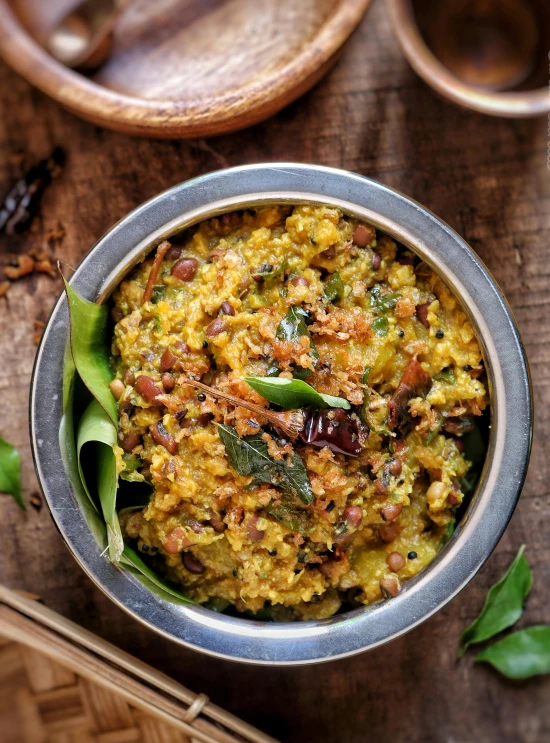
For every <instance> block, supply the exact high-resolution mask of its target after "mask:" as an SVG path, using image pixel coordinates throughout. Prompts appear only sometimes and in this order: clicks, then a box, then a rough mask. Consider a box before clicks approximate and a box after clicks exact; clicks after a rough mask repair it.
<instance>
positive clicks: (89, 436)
mask: <svg viewBox="0 0 550 743" xmlns="http://www.w3.org/2000/svg"><path fill="white" fill-rule="evenodd" d="M116 444H117V432H116V428H115V427H114V426H113V424H112V423H111V421H110V419H109V417H108V416H107V414H106V413H105V411H104V410H103V408H102V407H101V405H100V404H99V403H98V402H97V400H92V402H91V403H90V404H89V405H88V407H87V408H86V412H85V413H84V415H83V416H82V418H81V420H80V423H79V425H78V433H77V449H78V467H79V471H80V477H81V478H82V484H83V486H84V489H85V490H86V493H87V494H88V497H89V498H90V500H91V501H92V503H93V501H94V497H93V495H92V492H93V493H95V494H97V496H98V498H99V503H100V505H101V511H102V513H103V518H104V519H105V524H106V526H107V538H108V542H109V557H110V559H111V561H112V562H118V561H119V559H120V555H121V554H122V550H123V547H124V544H123V541H122V532H121V530H120V524H119V521H118V516H117V512H116V493H117V488H118V475H117V464H116V458H115V453H114V447H115V446H116ZM84 459H87V460H88V464H89V466H88V467H85V466H83V461H84ZM85 470H86V471H87V472H88V480H87V479H86V477H85ZM92 481H93V486H92V487H90V484H91V482H92Z"/></svg>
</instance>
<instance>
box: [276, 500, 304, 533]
mask: <svg viewBox="0 0 550 743" xmlns="http://www.w3.org/2000/svg"><path fill="white" fill-rule="evenodd" d="M266 510H267V512H268V513H269V514H270V515H271V516H273V517H274V518H276V519H277V521H280V522H281V524H283V526H286V528H287V529H290V531H297V532H298V533H300V534H310V533H311V532H312V531H313V526H312V524H311V521H310V520H309V516H308V514H307V513H306V512H305V511H299V510H298V509H297V508H294V507H293V504H292V503H291V502H290V499H289V498H285V496H283V498H282V500H281V503H280V504H279V505H277V506H276V505H273V503H270V504H269V505H268V506H267V508H266Z"/></svg>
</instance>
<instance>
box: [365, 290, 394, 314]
mask: <svg viewBox="0 0 550 743" xmlns="http://www.w3.org/2000/svg"><path fill="white" fill-rule="evenodd" d="M381 289H382V287H381V286H380V284H377V285H376V286H373V287H372V289H371V290H370V302H369V304H370V306H371V308H372V309H373V310H376V312H381V313H384V312H387V311H388V310H391V309H392V308H393V307H395V305H396V304H397V300H398V299H399V296H400V295H399V294H398V293H397V292H391V293H387V294H382V293H381Z"/></svg>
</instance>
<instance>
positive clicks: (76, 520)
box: [30, 163, 532, 665]
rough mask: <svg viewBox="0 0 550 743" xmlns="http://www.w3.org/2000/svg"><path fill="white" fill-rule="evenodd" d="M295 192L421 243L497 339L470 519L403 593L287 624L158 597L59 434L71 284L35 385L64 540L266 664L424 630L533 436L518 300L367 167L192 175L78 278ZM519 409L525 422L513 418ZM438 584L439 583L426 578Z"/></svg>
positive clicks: (49, 331) (87, 281)
mask: <svg viewBox="0 0 550 743" xmlns="http://www.w3.org/2000/svg"><path fill="white" fill-rule="evenodd" d="M314 184H315V186H314ZM285 200H286V201H288V202H289V203H296V202H297V201H300V200H301V201H304V202H309V201H316V202H317V203H328V204H333V205H335V206H340V207H342V208H344V209H345V211H346V212H350V213H352V214H355V215H357V216H361V217H363V218H364V219H367V220H369V221H371V222H374V223H375V224H376V225H377V226H379V227H381V228H382V229H384V230H385V231H386V232H388V233H389V234H392V235H394V236H395V237H397V238H398V239H400V240H401V241H402V242H404V243H405V244H407V245H408V246H409V247H412V248H414V249H415V250H416V251H417V252H419V253H420V254H421V255H422V256H423V257H424V258H425V259H427V260H428V262H430V263H431V264H432V265H434V268H436V270H438V271H439V272H440V274H441V275H442V277H443V278H444V279H445V280H446V282H447V283H449V284H450V285H451V287H452V288H453V289H454V290H455V291H457V292H458V293H459V295H460V296H461V297H462V299H463V300H464V299H465V298H467V299H468V302H472V303H473V306H468V307H465V309H466V310H467V311H468V312H469V314H470V319H471V320H472V322H473V323H474V326H475V327H476V328H477V330H478V334H479V336H480V340H481V342H482V345H483V348H484V353H485V355H486V362H487V363H488V371H489V377H490V381H491V386H492V395H493V399H492V408H493V431H492V434H491V443H490V450H489V453H488V457H487V459H488V463H487V465H486V467H485V470H484V473H483V476H482V482H481V483H480V486H479V487H478V491H477V494H476V497H475V499H474V501H473V503H472V505H471V506H470V508H469V510H468V514H467V517H466V519H465V523H463V524H461V525H460V526H459V527H458V528H457V532H456V535H455V536H454V537H453V539H452V540H451V542H450V543H449V544H448V545H447V546H446V547H445V549H444V550H442V551H441V552H440V553H439V554H438V556H437V557H436V558H435V559H434V561H433V562H432V563H431V564H430V565H429V566H428V567H427V568H426V569H425V570H424V571H423V572H422V573H420V574H419V575H418V576H417V577H415V578H414V579H412V580H411V581H409V582H408V583H407V584H405V588H404V590H403V591H402V593H401V594H400V595H399V596H398V597H397V598H396V599H392V600H391V601H386V602H384V603H381V604H377V605H374V606H371V607H365V608H361V609H357V610H355V611H353V612H348V613H346V614H342V615H339V616H337V617H332V618H330V619H327V620H317V621H308V622H299V623H294V624H275V625H273V624H270V623H266V622H256V621H252V620H247V619H236V618H233V617H226V616H223V615H217V614H215V613H214V612H211V611H208V610H206V609H203V608H202V607H197V606H186V607H181V606H175V605H173V604H169V603H167V602H165V601H163V600H162V599H160V598H158V597H156V596H154V595H153V594H152V593H150V592H149V591H148V590H147V589H146V588H145V587H144V586H142V585H141V584H140V583H139V582H138V581H137V580H136V579H135V578H133V577H132V576H130V575H128V574H127V573H125V574H123V573H122V572H121V571H120V570H118V569H116V568H114V567H113V566H112V565H110V563H108V561H107V560H106V559H105V558H104V557H102V556H100V555H99V550H98V548H97V545H96V544H95V541H94V540H93V537H92V535H91V532H90V529H89V527H88V525H87V523H86V520H85V518H84V515H83V514H82V513H81V512H80V510H79V509H78V507H77V506H76V502H75V500H74V496H73V495H72V491H71V488H70V485H69V481H68V475H67V474H66V473H65V470H64V463H63V459H62V454H61V448H60V444H59V440H58V438H57V431H58V430H59V427H60V425H61V423H62V411H61V397H62V389H61V379H60V376H59V370H60V368H61V367H62V356H63V350H64V347H65V342H66V338H67V321H68V318H67V308H66V302H65V299H64V297H63V296H62V295H61V296H60V297H59V298H58V300H57V301H56V303H55V305H54V307H53V309H52V312H51V315H50V317H49V319H48V322H47V324H46V327H45V329H44V333H43V336H42V341H41V343H40V346H39V348H38V351H37V356H36V360H35V366H34V370H33V375H32V381H31V395H30V427H31V442H32V449H33V458H34V462H35V468H36V471H37V476H38V479H39V482H40V485H41V487H42V490H43V492H44V495H45V499H46V502H47V504H48V507H49V509H50V512H51V514H52V517H53V519H54V522H55V524H56V526H57V528H58V529H59V531H60V532H61V534H62V536H63V538H64V541H65V542H66V544H67V546H68V547H69V549H70V551H71V552H72V554H73V556H74V557H75V559H76V560H77V562H78V563H79V564H80V565H81V567H82V568H83V569H84V570H85V572H86V573H87V574H88V576H89V577H90V578H91V579H92V580H93V581H94V583H95V584H96V585H97V586H98V587H99V588H101V590H103V591H104V592H105V593H106V594H107V595H108V596H109V597H110V598H111V599H112V600H113V601H115V603H117V604H118V605H119V606H121V608H123V609H125V610H126V611H127V612H128V613H130V614H131V615H132V616H134V618H136V619H138V620H139V621H141V622H142V623H143V624H145V625H146V626H148V627H149V628H151V629H153V630H155V631H157V632H159V633H160V634H162V635H164V636H165V637H167V638H169V639H172V640H174V641H176V642H178V643H179V644H182V645H185V646H187V647H191V648H194V649H197V650H200V651H202V652H205V653H207V654H210V655H214V656H216V657H220V658H225V659H231V660H237V661H241V662H245V663H256V664H264V665H298V664H306V663H315V662H322V661H326V660H332V659H336V658H342V657H346V656H350V655H354V654H356V653H359V652H363V651H364V650H366V649H369V648H372V647H375V646H377V645H380V644H382V643H384V642H387V641H388V640H390V639H393V638H394V637H397V636H399V635H401V634H403V633H404V632H406V631H408V630H410V629H412V628H413V627H414V626H416V625H417V624H419V623H420V622H422V621H424V620H425V619H427V618H428V617H429V616H431V615H432V614H433V613H434V612H435V611H437V610H438V609H439V608H441V607H442V606H443V605H444V604H445V603H447V602H448V601H449V600H451V598H453V596H455V595H456V594H457V593H458V592H459V591H460V590H461V589H462V588H463V587H464V585H466V583H468V581H469V580H471V578H472V577H473V576H474V575H475V573H476V572H477V571H478V570H479V568H480V567H481V565H482V564H483V563H484V562H485V560H486V559H487V558H488V557H489V555H490V554H491V552H492V550H493V549H494V547H495V546H496V544H497V542H498V540H499V539H500V536H501V534H502V532H503V531H504V529H505V528H506V525H507V523H508V521H509V519H510V518H511V516H512V513H513V510H514V508H515V505H516V502H517V499H518V498H519V495H520V492H521V487H522V485H523V481H524V479H525V474H526V469H527V464H528V461H529V454H530V446H531V436H532V395H531V388H530V379H529V370H528V366H527V361H526V358H525V354H524V351H523V347H522V344H521V340H520V337H519V333H518V331H517V328H516V326H515V323H514V320H513V318H512V315H511V312H510V310H509V308H508V306H507V304H506V301H505V300H504V298H503V297H502V294H501V293H500V290H499V289H498V287H497V285H496V283H495V282H494V280H493V279H492V278H491V276H490V275H489V273H488V271H487V269H486V268H485V266H483V264H482V263H481V261H480V260H479V258H477V256H475V254H474V253H473V251H472V250H471V248H469V246H467V244H466V243H465V242H464V240H462V238H460V237H459V236H458V235H457V233H456V232H454V231H453V230H452V229H451V228H450V227H449V226H448V225H446V224H445V223H444V222H442V221H441V220H440V219H438V218H437V217H435V215H433V214H432V213H431V212H430V211H429V210H427V209H425V208H424V207H422V206H421V205H420V204H418V203H417V202H415V201H414V200H412V199H410V198H408V197H406V196H403V195H402V194H400V193H399V192H397V191H395V190H393V189H390V188H388V187H387V186H384V185H383V184H380V183H378V182H376V181H373V180H371V179H368V178H365V177H364V176H360V175H357V174H353V173H349V172H347V171H343V170H336V169H332V168H326V167H322V166H315V165H301V164H293V163H273V164H261V165H247V166H240V167H237V168H229V169H225V170H221V171H216V172H214V173H211V174H208V175H204V176H200V177H198V178H195V179H192V180H190V181H187V182H184V183H181V184H179V185H177V186H174V187H172V188H170V189H168V190H167V191H165V192H163V193H161V194H160V195H158V196H156V197H155V198H153V199H151V200H150V201H148V202H146V203H145V204H143V205H141V206H139V207H138V208H137V209H135V210H134V211H132V212H131V213H130V214H128V215H127V216H126V217H125V218H123V219H122V220H121V221H120V222H118V223H117V224H116V225H115V226H114V227H113V228H111V230H109V231H108V232H107V233H106V234H105V235H104V236H103V237H102V238H101V239H100V240H99V241H98V242H97V243H96V244H95V245H94V246H93V247H92V248H91V250H90V251H89V252H88V253H87V255H86V256H85V257H84V258H83V260H82V261H81V263H80V264H79V266H78V267H77V269H76V271H75V274H74V275H73V277H72V278H71V284H72V285H73V286H74V287H75V289H77V290H78V291H79V292H80V293H82V294H83V295H84V296H86V297H87V298H88V299H92V300H96V299H97V298H98V297H101V298H104V297H105V296H106V294H108V293H109V288H110V287H111V288H112V287H113V286H114V285H116V283H118V281H119V280H120V278H121V276H122V275H123V274H124V273H125V272H126V271H127V270H128V269H129V267H130V266H131V265H133V264H135V263H136V262H138V261H139V260H140V259H141V257H143V255H145V254H146V253H147V252H148V251H149V250H150V249H151V247H153V246H154V245H155V244H156V243H157V242H159V241H160V240H161V239H163V238H164V237H165V236H167V235H169V234H171V233H172V232H174V231H175V228H176V226H178V225H181V224H188V223H192V222H196V221H197V219H200V218H205V216H209V215H211V214H212V213H213V212H215V213H221V212H223V211H224V210H225V211H227V210H230V209H232V208H236V207H237V206H239V205H241V206H242V205H245V204H249V205H252V204H253V203H255V204H258V203H259V202H261V201H264V202H265V203H267V202H271V203H281V201H285ZM213 205H214V206H213ZM428 243H429V244H428ZM459 274H462V275H459ZM457 282H458V285H460V286H459V287H457ZM472 312H473V313H474V314H473V315H472ZM497 336H498V337H497ZM497 340H498V346H497V343H496V341H497ZM504 367H505V368H504ZM44 392H45V393H46V395H44V394H43V393H44ZM512 393H513V394H512ZM48 394H49V396H48ZM45 400H46V402H45ZM510 420H511V421H514V422H515V425H514V426H509V425H506V423H507V422H508V421H510ZM489 459H491V461H490V463H489ZM496 464H498V467H496ZM490 505H491V506H492V508H489V506H490ZM463 521H464V520H463ZM467 545H468V546H467ZM428 586H431V589H432V590H431V592H429V591H427V590H423V589H426V588H427V587H428Z"/></svg>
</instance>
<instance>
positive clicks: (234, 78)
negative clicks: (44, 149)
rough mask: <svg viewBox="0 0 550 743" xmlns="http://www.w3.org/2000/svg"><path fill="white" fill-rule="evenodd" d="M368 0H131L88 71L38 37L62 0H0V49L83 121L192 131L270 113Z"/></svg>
mask: <svg viewBox="0 0 550 743" xmlns="http://www.w3.org/2000/svg"><path fill="white" fill-rule="evenodd" d="M369 4H370V0H300V1H299V2H295V0H254V2H250V0H203V2H197V1H196V0H158V1H157V2H155V3H151V2H150V1H149V0H132V2H131V3H130V6H129V7H128V9H127V10H126V11H125V12H124V13H123V15H122V16H121V18H120V19H119V21H118V22H117V25H116V28H115V36H114V43H113V48H112V53H111V56H110V58H109V60H108V61H107V62H106V63H105V64H104V65H103V66H102V67H101V68H100V70H99V71H98V72H96V73H95V74H94V75H92V76H91V77H84V76H83V75H80V74H78V73H76V72H72V71H71V70H68V69H66V68H65V67H63V66H62V65H60V64H58V63H57V62H56V61H55V60H54V59H53V58H51V57H50V56H49V55H48V54H46V53H45V52H44V51H43V49H42V47H41V45H42V44H44V42H45V40H46V39H47V37H48V34H49V32H50V31H51V29H52V28H54V27H55V25H56V23H57V22H58V20H59V19H61V18H62V17H63V16H64V15H65V13H66V12H67V11H68V10H70V9H71V8H72V7H73V6H74V2H73V0H50V1H49V2H48V3H44V2H43V0H0V55H1V56H3V57H4V59H6V60H7V61H8V62H9V64H11V66H12V67H13V68H14V69H15V70H17V71H18V72H19V73H20V74H21V75H23V76H24V77H25V78H26V79H28V80H30V81H31V82H32V83H33V84H35V85H36V86H37V87H38V88H40V89H41V90H43V91H45V92H46V93H47V94H48V95H50V96H52V97H53V98H55V99H56V100H58V101H59V102H61V103H62V104H63V105H64V106H66V107H67V108H69V109H70V110H72V111H74V112H75V113H77V114H79V115H80V116H83V117H84V118H86V119H88V120H89V121H92V122H94V123H100V124H103V125H105V126H109V127H110V128H113V129H116V130H119V131H123V132H126V133H131V134H141V135H146V136H158V137H175V138H180V137H196V136H206V135H212V134H219V133H221V132H227V131H234V130H236V129H240V128H242V127H244V126H249V125H251V124H254V123H256V122H258V121H262V120H263V119H265V118H266V117H268V116H270V115H272V114H274V113H275V112H277V111H279V110H280V109H281V108H282V107H283V106H285V105H287V104H288V103H290V102H291V101H293V100H294V99H296V98H297V97H298V96H299V95H301V94H302V93H304V92H305V91H306V90H308V89H309V88H311V87H312V86H313V85H314V84H315V83H316V82H317V81H318V80H319V79H320V78H321V77H322V76H323V75H324V74H325V72H326V71H327V70H328V68H329V67H330V66H331V65H332V64H333V63H334V61H335V59H336V55H337V54H338V52H339V49H340V47H341V46H342V44H343V43H344V41H345V40H346V39H347V38H348V36H349V35H350V34H351V33H352V32H353V31H354V29H355V28H356V26H357V24H358V23H359V21H360V19H361V17H362V15H363V13H364V12H365V10H366V9H367V7H368V6H369Z"/></svg>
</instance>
